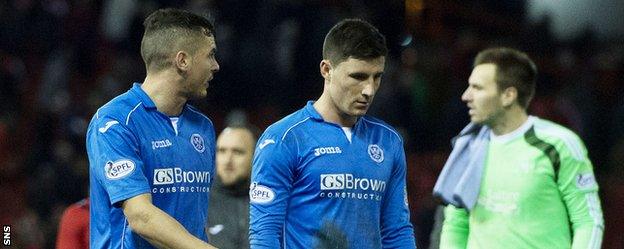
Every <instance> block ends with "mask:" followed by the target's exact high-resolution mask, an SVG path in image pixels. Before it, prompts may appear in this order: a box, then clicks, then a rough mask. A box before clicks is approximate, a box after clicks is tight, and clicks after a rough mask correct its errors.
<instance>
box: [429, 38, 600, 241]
mask: <svg viewBox="0 0 624 249" xmlns="http://www.w3.org/2000/svg"><path fill="white" fill-rule="evenodd" d="M536 75H537V69H536V67H535V64H534V63H533V61H531V59H530V58H529V57H528V56H527V55H526V54H524V53H523V52H520V51H517V50H514V49H509V48H491V49H487V50H484V51H482V52H480V53H479V54H478V55H477V57H476V59H475V61H474V65H473V71H472V74H471V75H470V78H469V80H468V88H467V89H466V91H465V92H464V93H463V95H462V100H463V101H464V102H466V104H467V105H468V108H469V115H470V120H471V122H470V124H469V125H468V126H466V128H464V129H463V130H462V131H461V132H460V134H459V135H458V136H457V137H456V138H455V139H454V140H453V151H452V152H451V155H450V156H449V159H448V161H447V162H446V164H445V165H444V168H443V170H442V172H441V174H440V177H439V178H438V181H437V182H436V185H435V187H434V195H435V196H437V197H439V198H440V199H441V200H443V201H444V202H445V203H446V204H449V205H447V206H446V208H445V210H444V215H445V220H444V223H443V226H442V234H441V238H440V248H443V249H445V248H487V249H491V248H505V249H508V248H548V249H554V248H600V245H601V243H602V235H603V231H604V221H603V217H602V210H601V207H600V200H599V198H598V185H597V183H596V180H595V178H594V174H593V169H592V164H591V162H590V160H589V158H588V157H587V150H586V148H585V146H584V145H583V142H582V141H581V139H580V138H579V137H578V136H577V135H576V134H575V133H574V132H572V131H570V130H568V129H566V128H565V127H563V126H560V125H558V124H555V123H553V122H551V121H548V120H544V119H540V118H538V117H535V116H531V115H528V114H527V106H528V105H529V103H530V101H531V98H532V96H533V94H534V91H535V79H536Z"/></svg>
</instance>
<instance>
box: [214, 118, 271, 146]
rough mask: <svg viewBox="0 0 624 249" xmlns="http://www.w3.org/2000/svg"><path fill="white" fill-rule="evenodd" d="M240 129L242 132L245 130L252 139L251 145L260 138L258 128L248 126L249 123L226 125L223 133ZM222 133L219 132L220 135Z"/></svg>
mask: <svg viewBox="0 0 624 249" xmlns="http://www.w3.org/2000/svg"><path fill="white" fill-rule="evenodd" d="M228 128H229V129H242V130H247V131H249V133H251V137H252V139H253V141H252V142H253V143H254V144H255V143H256V142H257V141H258V138H259V137H260V135H261V133H260V129H259V128H258V127H256V126H255V125H252V124H249V123H232V124H228V125H227V126H226V127H225V128H224V129H223V131H225V130H226V129H228ZM223 131H221V133H223Z"/></svg>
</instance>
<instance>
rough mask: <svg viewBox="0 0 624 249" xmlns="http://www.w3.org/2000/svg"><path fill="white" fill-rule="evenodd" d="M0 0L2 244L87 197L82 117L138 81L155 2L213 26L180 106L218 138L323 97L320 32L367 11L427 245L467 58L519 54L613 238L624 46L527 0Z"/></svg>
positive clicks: (623, 111)
mask: <svg viewBox="0 0 624 249" xmlns="http://www.w3.org/2000/svg"><path fill="white" fill-rule="evenodd" d="M170 2H173V1H165V0H136V1H127V0H40V1H36V0H5V1H0V95H1V96H0V107H1V108H0V199H1V200H0V223H2V224H11V225H12V230H13V231H14V233H13V234H14V235H13V239H14V242H13V243H14V244H16V245H19V246H20V247H22V248H33V249H36V248H52V247H53V246H54V240H55V238H56V231H57V227H58V220H59V216H60V214H61V213H62V211H63V209H64V208H66V207H67V206H68V205H70V204H72V203H74V202H76V201H79V200H80V199H82V198H85V197H86V195H87V193H88V191H87V190H88V185H89V183H88V161H87V156H86V153H85V132H86V127H87V125H88V123H89V121H90V119H91V116H92V115H93V114H94V113H95V110H96V109H97V108H98V107H99V106H101V105H102V104H104V103H106V102H107V101H109V100H110V99H111V98H112V97H114V96H116V95H118V94H120V93H122V92H125V91H126V90H127V89H129V88H130V87H131V83H132V82H141V81H142V80H143V77H144V76H145V68H144V66H143V65H144V64H143V61H142V60H141V57H140V53H139V47H140V37H141V35H142V31H143V27H142V20H143V19H144V17H145V16H146V15H147V14H149V13H151V12H152V11H154V10H156V9H157V8H160V7H178V8H183V9H187V10H189V11H192V12H194V13H198V14H202V15H207V16H209V17H210V18H211V19H212V20H214V22H215V24H216V30H217V32H216V38H217V47H218V52H217V59H218V61H219V63H220V65H221V70H220V72H219V73H217V74H216V77H215V79H214V80H213V81H212V82H211V83H210V88H209V90H208V92H209V95H208V98H207V99H205V100H200V101H196V102H195V103H193V104H194V105H195V106H197V107H199V108H200V109H201V110H202V111H203V112H204V113H206V114H207V115H208V116H209V117H210V118H211V119H212V120H213V122H214V123H215V126H216V129H217V132H220V131H221V129H222V128H223V127H224V125H225V123H226V122H227V120H228V119H246V120H247V121H248V122H249V123H251V124H253V125H256V126H258V127H260V128H262V129H264V128H266V127H267V126H268V125H269V124H271V123H273V122H275V121H277V120H279V119H281V118H282V117H283V116H284V115H286V114H288V113H290V112H292V111H294V110H297V109H299V108H301V107H302V106H304V105H305V103H306V101H307V100H312V99H315V98H317V97H318V96H320V93H321V91H322V88H323V86H322V84H323V79H322V78H321V76H320V74H319V67H318V65H319V62H320V60H321V50H322V44H323V38H324V35H325V34H326V33H327V31H328V30H329V28H331V26H333V25H334V24H335V23H336V22H338V21H339V20H341V19H342V18H346V17H359V18H363V19H366V20H368V21H370V22H371V23H372V24H374V25H375V26H377V27H378V28H379V29H380V31H381V32H382V33H383V34H385V35H386V38H387V42H388V46H389V49H390V54H389V55H388V58H387V59H386V72H385V74H384V78H383V80H382V86H381V88H380V90H379V92H378V94H377V95H376V97H375V101H374V104H373V106H372V107H371V108H372V109H371V110H370V112H369V114H370V115H373V116H376V117H379V118H381V119H382V120H385V121H386V122H388V123H390V124H392V125H393V126H394V127H396V128H397V129H398V130H399V131H400V132H401V133H402V135H403V137H404V140H405V142H406V145H405V149H406V152H407V154H408V193H409V197H410V200H409V201H410V207H411V214H412V222H413V224H414V225H415V228H416V236H417V241H418V245H419V247H421V248H426V246H427V245H428V243H429V233H430V230H431V226H432V223H433V212H434V210H435V207H436V205H437V203H436V202H435V201H434V200H433V199H432V197H431V190H432V188H433V184H434V183H435V180H436V178H437V176H438V174H439V172H440V170H441V168H442V165H443V164H444V162H445V160H446V157H447V155H448V153H449V152H450V149H451V147H450V139H451V138H452V137H453V136H455V135H456V134H457V133H458V132H459V131H460V130H461V128H462V127H463V126H464V125H466V124H467V123H468V121H469V119H468V115H467V108H466V107H465V105H464V103H462V102H461V100H460V95H461V93H462V92H463V90H464V89H465V87H466V86H467V79H468V76H469V74H470V71H471V70H472V60H473V58H474V56H475V55H476V53H477V52H478V51H480V50H481V49H483V48H486V47H489V46H498V45H504V46H511V47H514V48H518V49H520V50H523V51H526V52H527V53H528V54H529V55H530V56H531V57H532V58H533V59H534V60H535V61H536V63H537V64H538V67H539V71H540V76H539V80H538V83H537V86H538V88H537V92H536V96H535V98H534V100H533V103H532V105H531V107H530V113H531V114H533V115H537V116H540V117H544V118H547V119H551V120H553V121H556V122H558V123H561V124H564V125H565V126H567V127H569V128H570V129H572V130H573V131H575V132H577V133H578V134H579V135H580V136H581V138H583V140H584V141H585V142H586V145H587V147H588V150H589V153H590V158H591V159H592V161H593V163H594V167H595V171H596V173H597V179H598V182H599V184H600V187H601V192H600V195H601V199H602V205H603V210H604V213H605V223H606V231H605V238H604V243H603V248H624V236H622V234H623V233H624V216H623V215H621V214H619V213H618V211H619V210H618V209H619V208H620V207H623V206H624V98H622V96H624V77H621V75H622V74H623V73H624V41H623V40H618V39H604V38H600V37H598V36H597V35H596V34H595V32H594V31H593V30H592V29H586V30H585V31H584V32H581V33H579V34H578V35H575V36H574V37H572V38H570V39H565V40H562V39H558V38H556V37H555V36H554V35H553V32H552V30H551V28H550V27H551V26H550V25H549V22H550V21H551V19H550V18H549V17H548V16H544V17H543V18H542V19H540V21H537V22H535V21H529V19H528V18H527V2H526V1H522V0H515V1H493V0H474V1H459V0H439V1H434V0H405V1H379V0H362V1H347V0H345V1H332V0H310V1H303V0H213V1H208V0H187V1H175V2H176V4H171V3H170Z"/></svg>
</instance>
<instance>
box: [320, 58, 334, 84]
mask: <svg viewBox="0 0 624 249" xmlns="http://www.w3.org/2000/svg"><path fill="white" fill-rule="evenodd" d="M319 68H320V71H321V75H322V76H323V78H325V80H330V79H331V72H330V71H331V62H329V60H322V61H321V64H320V65H319Z"/></svg>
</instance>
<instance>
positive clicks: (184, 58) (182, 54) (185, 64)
mask: <svg viewBox="0 0 624 249" xmlns="http://www.w3.org/2000/svg"><path fill="white" fill-rule="evenodd" d="M190 59H191V56H190V55H189V54H188V53H187V52H186V51H178V52H177V53H176V55H175V58H174V65H175V67H176V68H177V69H178V70H179V71H182V72H186V71H188V70H189V64H190Z"/></svg>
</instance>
